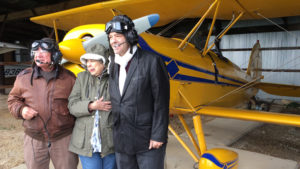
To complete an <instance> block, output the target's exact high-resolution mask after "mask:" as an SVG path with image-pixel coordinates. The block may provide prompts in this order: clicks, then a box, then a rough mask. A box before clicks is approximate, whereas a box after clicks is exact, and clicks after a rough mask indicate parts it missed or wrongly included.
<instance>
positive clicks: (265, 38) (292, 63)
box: [220, 31, 300, 101]
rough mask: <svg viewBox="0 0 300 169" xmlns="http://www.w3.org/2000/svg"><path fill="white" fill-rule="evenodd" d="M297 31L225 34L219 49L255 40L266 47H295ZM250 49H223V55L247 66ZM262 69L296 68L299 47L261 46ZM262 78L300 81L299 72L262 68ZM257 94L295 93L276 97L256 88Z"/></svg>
mask: <svg viewBox="0 0 300 169" xmlns="http://www.w3.org/2000/svg"><path fill="white" fill-rule="evenodd" d="M299 37H300V31H291V32H290V33H287V32H271V33H250V34H240V35H226V36H224V37H223V38H222V40H221V43H220V48H221V49H235V48H252V47H253V45H254V44H255V43H256V41H257V40H259V42H260V45H261V48H268V47H296V46H297V47H299V46H300V38H299ZM250 53H251V51H230V52H228V51H223V55H224V56H225V57H227V58H229V59H230V60H231V61H232V62H234V63H235V64H237V65H239V66H240V67H241V68H247V66H248V61H249V56H250ZM262 65H263V67H262V68H263V69H298V70H299V69H300V50H299V49H298V50H263V51H262ZM263 75H264V77H265V78H264V79H263V80H262V81H264V82H273V83H282V84H292V85H300V72H263ZM258 97H260V98H264V99H265V98H272V99H274V98H275V99H292V100H296V101H300V99H299V98H295V97H278V96H273V95H269V94H267V93H264V92H262V91H260V92H259V93H258Z"/></svg>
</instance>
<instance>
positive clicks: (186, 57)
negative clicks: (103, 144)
mask: <svg viewBox="0 0 300 169" xmlns="http://www.w3.org/2000/svg"><path fill="white" fill-rule="evenodd" d="M299 9H300V3H298V1H297V0H290V1H289V2H287V1H284V0H263V1H262V0H187V1H182V0H172V1H167V0H115V1H105V2H99V3H96V4H92V5H87V6H83V7H79V8H74V9H70V10H66V11H61V12H57V13H53V14H48V15H44V16H38V17H34V18H31V20H32V21H33V22H36V23H38V24H42V25H46V26H49V27H53V28H55V30H57V29H61V30H67V31H69V32H68V33H67V35H66V36H65V38H64V39H63V41H62V42H61V43H60V49H61V51H62V53H63V54H64V58H65V59H66V60H68V61H70V62H67V63H65V64H64V65H65V66H66V67H67V68H69V69H70V70H71V71H73V72H74V73H78V72H80V71H83V70H84V69H83V68H82V67H81V66H80V62H79V57H80V56H81V54H83V53H84V52H85V51H84V46H83V45H82V44H83V43H85V42H88V41H90V39H89V40H85V38H86V37H91V38H92V39H93V38H96V37H99V36H106V35H105V33H103V30H104V28H105V26H104V24H105V23H106V22H108V21H109V20H111V19H112V17H113V16H114V15H117V14H126V15H128V16H129V17H131V18H132V19H136V18H140V17H143V16H147V15H149V14H153V13H156V14H158V15H159V16H160V19H159V21H158V23H157V24H156V25H155V26H163V25H166V24H169V23H171V22H174V21H175V20H178V19H181V18H184V17H189V18H200V19H199V22H198V23H197V24H196V25H195V27H194V28H193V29H192V30H191V31H190V32H189V34H188V35H187V36H186V37H185V38H184V39H177V38H166V37H163V36H160V35H154V34H151V33H146V32H145V33H141V34H140V38H139V46H140V47H141V48H143V49H145V50H149V51H152V52H154V53H156V54H158V55H159V56H161V57H162V58H163V59H164V61H165V63H166V65H167V69H168V72H169V77H170V85H171V89H170V90H171V92H170V93H171V96H170V114H177V115H178V117H179V119H180V121H181V122H182V124H183V126H184V128H185V129H186V130H187V133H188V135H189V137H190V139H191V141H192V143H193V145H194V148H195V150H196V151H195V152H196V154H195V153H193V151H191V150H190V148H189V147H188V146H187V145H186V144H185V143H184V142H183V141H182V139H181V138H180V137H179V136H178V134H177V133H176V132H175V131H174V130H173V128H172V127H171V126H169V130H170V131H171V132H172V133H173V134H174V135H175V137H176V138H177V139H178V140H179V142H180V143H181V144H182V146H183V147H184V148H186V150H187V151H188V153H189V154H190V155H191V157H192V158H193V159H194V160H195V162H199V167H200V168H212V169H215V168H224V167H227V168H232V169H234V168H237V166H238V165H237V164H238V156H237V154H236V153H235V152H233V151H230V150H226V149H211V150H206V145H205V140H204V135H203V132H202V124H201V120H200V116H199V115H209V116H216V117H224V118H235V119H243V120H251V121H260V122H267V123H275V124H283V125H292V126H297V127H300V116H297V115H288V114H284V115H283V114H278V113H271V112H262V111H254V110H239V109H234V108H232V107H234V106H237V105H239V104H241V103H245V102H246V101H249V99H250V98H251V97H253V96H255V94H256V93H257V91H258V89H262V90H264V91H266V92H268V93H270V94H276V95H281V96H293V97H300V86H293V85H282V84H271V83H262V82H260V80H261V79H262V78H263V76H262V74H261V72H259V71H258V70H259V69H260V68H261V66H262V63H261V54H260V46H259V43H257V44H255V46H254V47H253V49H252V53H251V56H250V60H249V64H248V69H247V71H243V70H241V69H240V68H239V67H238V66H236V65H235V64H234V63H232V62H231V61H229V60H228V59H226V58H224V57H222V56H220V55H218V54H217V53H215V52H213V50H212V48H213V47H214V43H212V44H209V39H210V38H211V34H212V30H213V26H214V24H215V21H216V19H224V20H231V22H230V24H229V25H228V26H227V27H226V29H225V30H223V31H222V33H221V34H220V35H218V36H217V37H216V39H220V38H222V36H223V35H224V34H226V32H227V31H228V30H229V29H230V28H231V27H232V26H233V25H234V24H235V23H236V22H237V21H238V20H242V19H259V18H262V17H263V18H275V17H287V16H297V15H300V10H299ZM206 18H210V19H211V20H212V23H211V27H210V30H209V32H208V35H207V38H206V43H205V45H204V47H203V49H201V50H199V49H197V48H196V47H195V46H194V45H193V44H190V43H189V42H188V40H189V39H190V37H191V35H192V34H194V33H195V31H196V30H197V29H198V28H199V26H201V23H203V21H204V19H206ZM56 38H57V34H56ZM57 40H58V38H57ZM99 43H100V42H99ZM106 43H107V42H106ZM188 113H189V114H194V118H193V120H194V128H195V130H196V133H197V134H196V135H197V138H198V143H197V142H196V140H195V138H194V136H193V135H192V134H191V131H190V129H189V127H188V126H187V125H186V122H185V121H184V119H183V116H182V114H188Z"/></svg>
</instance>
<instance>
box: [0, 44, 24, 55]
mask: <svg viewBox="0 0 300 169" xmlns="http://www.w3.org/2000/svg"><path fill="white" fill-rule="evenodd" d="M17 49H27V48H26V47H24V46H21V45H16V44H12V43H6V42H0V54H3V53H7V52H11V51H14V50H17Z"/></svg>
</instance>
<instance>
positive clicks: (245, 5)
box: [31, 0, 300, 30]
mask: <svg viewBox="0 0 300 169" xmlns="http://www.w3.org/2000/svg"><path fill="white" fill-rule="evenodd" d="M213 2H214V0H187V1H182V0H171V1H167V0H114V1H105V2H100V3H95V4H92V5H87V6H83V7H78V8H74V9H70V10H65V11H61V12H56V13H53V14H48V15H43V16H38V17H33V18H31V20H32V21H33V22H35V23H38V24H42V25H46V26H49V27H53V21H55V22H56V26H57V28H58V29H62V30H69V29H71V28H74V27H76V26H79V25H84V24H95V23H106V22H108V21H109V20H111V18H112V17H113V16H114V15H113V12H112V11H115V12H116V13H121V14H126V15H128V16H129V17H131V18H132V19H135V18H138V17H142V16H145V15H148V14H151V13H157V14H159V15H160V21H159V23H158V24H156V26H161V25H165V24H167V23H170V22H172V21H174V20H177V19H179V18H182V17H189V18H192V17H200V16H202V15H203V14H204V13H205V12H206V10H207V9H208V7H209V6H210V4H212V3H213ZM238 12H245V15H244V16H243V18H242V19H257V18H260V17H259V16H258V15H257V14H256V13H257V12H259V13H260V14H262V15H263V16H265V17H267V18H274V17H286V16H296V15H300V3H299V2H298V0H289V1H286V0H276V1H274V0H222V1H221V4H220V11H219V14H218V19H231V18H232V14H233V13H238ZM212 16H213V12H210V14H209V17H212Z"/></svg>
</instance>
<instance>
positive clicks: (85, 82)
mask: <svg viewBox="0 0 300 169" xmlns="http://www.w3.org/2000/svg"><path fill="white" fill-rule="evenodd" d="M99 91H100V97H99V98H101V97H102V96H103V97H104V100H109V99H110V96H109V92H108V74H106V73H105V74H103V76H102V78H101V81H100V78H98V77H95V76H92V75H91V74H90V73H89V72H88V71H84V72H81V73H79V74H78V77H77V79H76V82H75V85H74V87H73V90H72V92H71V94H70V96H69V104H68V108H69V110H70V113H71V114H72V115H74V116H75V117H76V121H75V126H74V129H73V133H72V137H71V141H70V145H69V150H70V151H71V152H74V153H76V154H79V155H83V156H89V157H91V156H92V145H91V136H92V131H93V125H94V114H95V111H93V112H89V111H88V104H89V103H90V102H92V101H94V100H96V98H97V97H98V93H99ZM99 116H100V125H99V126H100V135H101V151H102V152H101V156H102V157H104V156H106V155H108V154H111V153H113V152H114V146H113V136H112V126H113V119H112V118H113V117H112V113H111V111H109V112H106V111H99Z"/></svg>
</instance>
